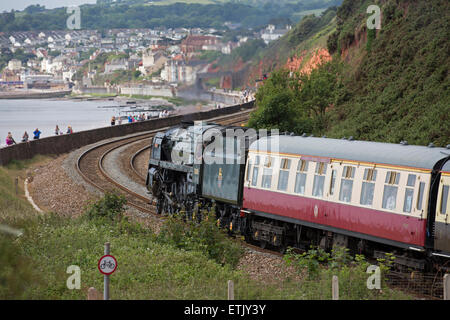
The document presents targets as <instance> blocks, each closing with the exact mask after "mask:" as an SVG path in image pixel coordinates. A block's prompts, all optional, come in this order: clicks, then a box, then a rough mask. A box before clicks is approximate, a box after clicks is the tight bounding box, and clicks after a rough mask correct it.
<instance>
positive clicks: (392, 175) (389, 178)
mask: <svg viewBox="0 0 450 320" xmlns="http://www.w3.org/2000/svg"><path fill="white" fill-rule="evenodd" d="M399 180H400V173H399V172H395V171H388V172H387V173H386V179H385V181H384V182H385V183H389V184H398V181H399Z"/></svg>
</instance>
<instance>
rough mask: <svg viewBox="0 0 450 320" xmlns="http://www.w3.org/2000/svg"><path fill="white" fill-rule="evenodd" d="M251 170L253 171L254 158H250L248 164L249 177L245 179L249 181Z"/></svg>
mask: <svg viewBox="0 0 450 320" xmlns="http://www.w3.org/2000/svg"><path fill="white" fill-rule="evenodd" d="M250 172H252V160H250V159H249V160H248V166H247V177H245V179H246V180H247V181H249V179H250Z"/></svg>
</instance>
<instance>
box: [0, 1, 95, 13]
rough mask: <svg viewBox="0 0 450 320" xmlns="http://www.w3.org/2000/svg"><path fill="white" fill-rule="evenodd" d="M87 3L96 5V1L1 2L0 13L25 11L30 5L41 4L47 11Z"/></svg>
mask: <svg viewBox="0 0 450 320" xmlns="http://www.w3.org/2000/svg"><path fill="white" fill-rule="evenodd" d="M85 3H96V0H13V1H12V0H0V12H3V11H5V10H6V11H11V9H14V10H23V9H25V8H26V7H28V6H29V5H32V4H39V5H41V6H45V7H46V8H47V9H52V8H58V7H67V6H76V5H80V4H85Z"/></svg>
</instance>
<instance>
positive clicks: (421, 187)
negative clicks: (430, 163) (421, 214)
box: [417, 182, 425, 210]
mask: <svg viewBox="0 0 450 320" xmlns="http://www.w3.org/2000/svg"><path fill="white" fill-rule="evenodd" d="M424 190H425V182H421V183H420V184H419V193H418V195H417V210H422V198H423V192H424Z"/></svg>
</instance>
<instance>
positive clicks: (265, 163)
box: [264, 157, 273, 168]
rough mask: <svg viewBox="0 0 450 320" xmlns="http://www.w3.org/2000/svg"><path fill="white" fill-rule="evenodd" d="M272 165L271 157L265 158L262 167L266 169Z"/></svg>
mask: <svg viewBox="0 0 450 320" xmlns="http://www.w3.org/2000/svg"><path fill="white" fill-rule="evenodd" d="M272 164H273V158H272V157H266V159H265V161H264V166H265V167H267V168H270V167H272Z"/></svg>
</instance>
